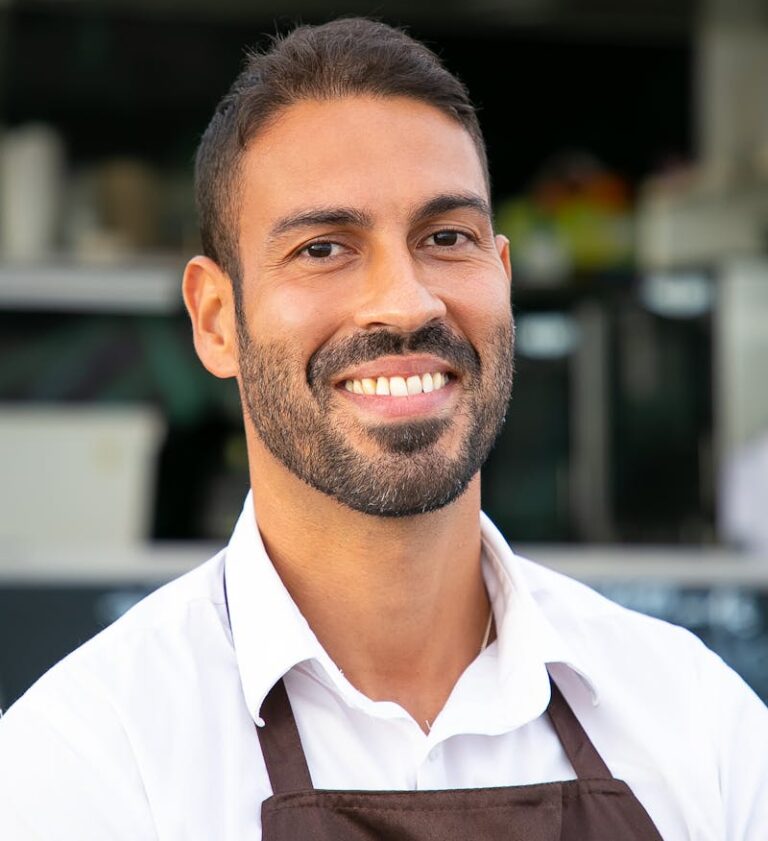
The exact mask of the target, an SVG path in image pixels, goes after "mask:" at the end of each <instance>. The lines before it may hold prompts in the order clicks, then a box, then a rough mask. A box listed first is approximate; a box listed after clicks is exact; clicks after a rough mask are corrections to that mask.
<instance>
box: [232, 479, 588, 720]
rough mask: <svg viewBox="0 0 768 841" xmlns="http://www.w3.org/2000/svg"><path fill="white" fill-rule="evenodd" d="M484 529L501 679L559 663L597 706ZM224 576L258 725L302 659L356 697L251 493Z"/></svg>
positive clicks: (509, 557) (501, 543) (503, 551)
mask: <svg viewBox="0 0 768 841" xmlns="http://www.w3.org/2000/svg"><path fill="white" fill-rule="evenodd" d="M481 533H482V545H483V553H484V574H485V578H486V585H487V586H488V589H489V594H490V596H491V601H492V603H493V609H494V614H495V617H496V626H497V646H498V650H497V652H496V656H497V657H498V659H499V669H500V674H501V676H502V680H503V681H504V682H507V681H509V682H514V683H517V680H518V679H520V678H524V677H525V675H526V673H528V672H530V671H531V670H533V671H536V670H537V669H538V671H539V672H541V673H542V674H544V673H543V672H542V670H541V666H542V664H544V665H550V664H562V665H564V666H566V667H567V668H568V669H570V670H571V671H573V672H574V673H575V674H576V675H578V677H579V678H580V680H581V682H582V683H583V685H584V686H585V687H586V688H587V689H588V690H589V692H590V694H591V698H592V702H593V703H596V702H597V691H596V689H595V686H594V683H593V682H592V680H591V678H590V677H589V674H588V671H587V669H586V667H585V666H584V664H583V663H581V662H579V660H578V658H577V657H576V656H575V655H574V653H573V652H572V651H570V650H569V648H568V646H567V644H566V642H565V640H564V639H563V638H562V636H561V635H559V634H558V633H557V631H556V629H555V628H554V627H553V626H552V624H551V623H550V622H549V621H548V620H547V618H546V617H545V616H544V614H543V612H542V611H541V609H540V608H539V606H538V605H537V603H536V602H535V600H534V598H533V596H532V595H531V593H530V592H529V590H528V589H527V587H526V586H525V582H524V579H523V575H522V573H521V571H520V569H519V563H520V562H519V559H518V558H517V557H516V556H515V555H514V553H513V552H512V551H511V550H510V548H509V546H508V545H507V543H506V541H505V539H504V538H503V536H502V535H501V534H500V533H499V531H498V530H497V529H496V528H495V526H494V525H493V524H492V523H491V521H490V519H488V517H486V516H485V514H481ZM224 575H225V586H226V596H227V606H228V612H229V620H230V625H231V630H232V639H233V644H234V647H235V653H236V657H237V662H238V668H239V671H240V678H241V682H242V687H243V693H244V696H245V701H246V704H247V707H248V710H249V712H250V714H251V716H252V718H253V719H254V721H255V722H256V723H257V724H259V725H262V724H263V721H262V719H261V717H260V711H261V706H262V704H263V702H264V699H265V698H266V695H267V693H268V692H269V690H270V689H271V688H272V687H273V686H274V685H275V683H277V681H278V680H280V678H281V677H283V676H284V675H285V674H287V672H289V671H290V670H291V669H292V668H293V667H294V666H297V665H298V664H300V663H304V662H307V661H314V662H315V663H317V665H319V666H320V667H322V671H323V672H324V673H325V676H326V677H327V678H329V679H330V680H331V681H332V682H333V683H334V684H336V685H337V687H338V688H339V690H340V691H341V692H343V693H346V694H347V695H349V694H350V690H351V693H352V694H353V695H355V696H358V695H359V694H360V693H358V692H357V691H356V690H354V688H352V687H351V684H349V682H348V681H347V679H346V678H345V677H344V676H343V675H342V673H341V672H340V671H339V669H338V667H337V666H336V664H335V663H334V662H333V661H332V660H331V658H330V657H329V655H328V653H327V652H326V651H325V649H324V648H323V647H322V645H321V644H320V642H319V640H318V639H317V637H316V636H315V634H314V632H313V631H312V629H311V628H310V626H309V624H308V623H307V621H306V619H305V618H304V616H303V615H302V613H301V611H300V610H299V608H298V607H297V605H296V603H295V602H294V601H293V599H292V598H291V596H290V594H289V593H288V591H287V590H286V588H285V585H284V584H283V582H282V580H281V579H280V576H279V575H278V574H277V572H276V570H275V568H274V567H273V565H272V563H271V561H270V560H269V557H268V556H267V552H266V549H265V548H264V543H263V542H262V539H261V535H260V534H259V530H258V527H257V525H256V517H255V513H254V506H253V497H252V494H251V493H249V494H248V496H247V497H246V500H245V504H244V506H243V511H242V513H241V515H240V518H239V519H238V521H237V524H236V526H235V529H234V531H233V533H232V537H231V539H230V541H229V545H228V547H227V551H226V560H225V572H224ZM493 648H496V646H493ZM539 683H541V681H539ZM546 691H547V692H548V687H547V690H546ZM544 706H546V703H544ZM542 710H543V708H542Z"/></svg>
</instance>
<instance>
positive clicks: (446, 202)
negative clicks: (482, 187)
mask: <svg viewBox="0 0 768 841" xmlns="http://www.w3.org/2000/svg"><path fill="white" fill-rule="evenodd" d="M452 210H477V211H478V212H479V213H481V214H482V215H483V216H486V217H487V218H488V219H489V220H490V219H491V208H490V205H489V204H488V202H487V201H486V200H485V199H484V198H482V196H478V195H477V194H476V193H444V194H442V195H439V196H435V197H434V198H433V199H430V200H429V201H428V202H426V203H425V204H423V205H422V206H421V207H419V208H417V209H416V210H415V211H414V212H413V213H412V214H411V223H412V224H416V223H418V222H424V221H425V220H427V219H431V218H432V217H433V216H440V215H441V214H443V213H449V212H450V211H452Z"/></svg>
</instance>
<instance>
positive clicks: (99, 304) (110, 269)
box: [0, 259, 182, 315]
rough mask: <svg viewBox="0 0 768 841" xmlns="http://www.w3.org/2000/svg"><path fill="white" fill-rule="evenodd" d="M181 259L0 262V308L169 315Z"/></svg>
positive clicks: (175, 308) (177, 293)
mask: <svg viewBox="0 0 768 841" xmlns="http://www.w3.org/2000/svg"><path fill="white" fill-rule="evenodd" d="M181 275H182V267H181V265H180V262H179V261H177V260H174V259H168V260H163V261H157V262H150V261H147V262H143V261H137V262H130V263H117V264H98V263H76V262H68V261H62V262H56V263H53V262H51V263H0V310H35V311H44V312H89V313H127V314H151V315H169V314H173V313H176V312H179V311H181V308H182V298H181Z"/></svg>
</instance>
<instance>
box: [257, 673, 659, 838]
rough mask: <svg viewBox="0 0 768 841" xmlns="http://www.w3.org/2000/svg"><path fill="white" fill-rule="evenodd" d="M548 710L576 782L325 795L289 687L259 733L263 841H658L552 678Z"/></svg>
mask: <svg viewBox="0 0 768 841" xmlns="http://www.w3.org/2000/svg"><path fill="white" fill-rule="evenodd" d="M550 683H551V686H552V698H551V700H550V703H549V707H548V708H547V713H548V714H549V717H550V719H551V721H552V724H553V726H554V728H555V732H556V733H557V736H558V738H559V739H560V743H561V744H562V746H563V750H564V751H565V754H566V756H567V757H568V760H569V761H570V763H571V765H572V766H573V769H574V771H575V772H576V776H577V779H575V780H566V781H564V782H557V783H540V784H538V785H524V786H506V787H500V788H475V789H453V790H447V791H327V790H316V789H315V788H313V786H312V778H311V777H310V775H309V769H308V767H307V761H306V759H305V757H304V751H303V749H302V747H301V740H300V739H299V731H298V730H297V728H296V721H295V719H294V717H293V711H292V710H291V704H290V701H289V700H288V694H287V693H286V691H285V685H284V683H283V681H282V680H280V681H278V682H277V683H276V684H275V686H274V687H273V688H272V689H271V690H270V692H269V694H268V695H267V698H266V700H265V701H264V705H263V706H262V710H261V714H262V717H263V719H264V721H265V726H264V727H261V728H257V729H258V733H259V741H260V742H261V749H262V752H263V754H264V760H265V762H266V765H267V772H268V774H269V780H270V783H271V784H272V791H273V795H272V796H271V797H269V798H267V800H265V801H264V803H263V804H262V807H261V817H262V839H263V841H373V839H376V841H662V839H661V836H660V835H659V832H658V830H657V829H656V827H655V826H654V824H653V821H652V820H651V818H650V816H649V815H648V813H647V812H646V811H645V809H644V808H643V807H642V805H641V804H640V802H639V801H638V800H637V798H636V797H635V796H634V794H632V792H631V791H630V789H629V786H628V785H627V784H626V783H625V782H622V781H621V780H616V779H614V777H613V776H612V775H611V772H610V771H609V770H608V768H607V766H606V765H605V763H604V762H603V760H602V759H601V758H600V755H599V754H598V752H597V750H596V749H595V747H594V745H593V744H592V742H591V741H590V740H589V737H588V736H587V734H586V733H585V732H584V730H583V728H582V727H581V725H580V724H579V722H578V720H577V718H576V716H575V715H574V714H573V711H572V710H571V708H570V707H569V706H568V704H567V703H566V701H565V699H564V698H563V696H562V694H561V693H560V690H559V689H558V688H557V686H556V685H555V684H554V682H552V681H551V680H550Z"/></svg>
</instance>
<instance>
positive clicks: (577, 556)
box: [515, 544, 768, 588]
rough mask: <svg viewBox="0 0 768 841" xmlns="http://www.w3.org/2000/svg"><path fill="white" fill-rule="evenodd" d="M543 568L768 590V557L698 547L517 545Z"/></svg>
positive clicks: (593, 578)
mask: <svg viewBox="0 0 768 841" xmlns="http://www.w3.org/2000/svg"><path fill="white" fill-rule="evenodd" d="M515 551H516V552H517V553H518V554H520V555H522V556H523V557H527V558H530V559H531V560H534V561H536V562H537V563H540V564H542V566H546V567H549V568H550V569H554V570H555V571H557V572H561V573H563V574H564V575H569V576H570V577H571V578H576V579H578V580H580V581H584V582H587V583H608V582H612V583H613V582H615V583H619V582H633V581H649V582H664V583H670V584H678V585H682V586H689V587H697V586H701V587H710V586H718V585H722V586H745V587H758V588H768V556H762V555H751V554H746V553H743V552H738V551H737V550H735V549H723V548H713V547H699V546H619V545H596V546H595V545H593V546H586V545H585V546H573V547H572V546H565V545H563V546H546V545H543V544H538V545H537V544H530V545H527V546H516V547H515Z"/></svg>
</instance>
